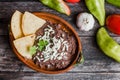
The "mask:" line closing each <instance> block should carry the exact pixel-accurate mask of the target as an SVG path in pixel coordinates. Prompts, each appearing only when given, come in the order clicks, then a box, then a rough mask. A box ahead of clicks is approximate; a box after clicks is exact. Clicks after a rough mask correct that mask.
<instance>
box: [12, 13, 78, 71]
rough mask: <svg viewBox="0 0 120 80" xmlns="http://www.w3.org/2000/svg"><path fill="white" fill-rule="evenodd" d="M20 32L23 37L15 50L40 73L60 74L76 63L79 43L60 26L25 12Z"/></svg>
mask: <svg viewBox="0 0 120 80" xmlns="http://www.w3.org/2000/svg"><path fill="white" fill-rule="evenodd" d="M16 17H17V16H16ZM21 30H22V32H23V34H24V36H23V37H21V38H18V39H15V40H13V45H14V47H15V49H16V50H17V52H18V53H19V54H20V55H21V56H22V57H24V58H25V59H26V60H32V61H33V62H34V64H36V65H37V66H39V67H40V68H41V69H45V70H61V69H64V68H67V67H68V66H69V65H70V64H71V63H72V62H73V61H74V60H75V59H76V51H77V50H78V46H77V43H78V42H77V39H76V37H75V35H73V34H72V33H71V32H70V31H69V29H66V27H63V26H62V25H61V24H60V23H59V22H58V23H56V22H52V21H49V20H47V19H46V20H44V19H42V18H39V17H37V16H35V15H34V14H32V13H30V12H25V13H24V14H23V17H22V28H21ZM11 31H13V30H11ZM12 33H14V31H13V32H12Z"/></svg>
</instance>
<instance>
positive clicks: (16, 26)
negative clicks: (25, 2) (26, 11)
mask: <svg viewBox="0 0 120 80" xmlns="http://www.w3.org/2000/svg"><path fill="white" fill-rule="evenodd" d="M22 15H23V14H22V13H21V12H19V11H17V10H16V11H15V12H14V14H13V16H12V19H11V31H12V34H13V36H14V38H15V39H18V38H20V37H23V33H22V29H21V22H22Z"/></svg>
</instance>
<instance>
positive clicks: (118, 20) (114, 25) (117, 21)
mask: <svg viewBox="0 0 120 80" xmlns="http://www.w3.org/2000/svg"><path fill="white" fill-rule="evenodd" d="M106 25H107V28H108V29H109V30H110V31H111V32H113V33H115V34H119V35H120V15H118V14H114V15H110V16H108V17H107V19H106Z"/></svg>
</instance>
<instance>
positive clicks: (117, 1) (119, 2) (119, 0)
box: [106, 0, 120, 7]
mask: <svg viewBox="0 0 120 80" xmlns="http://www.w3.org/2000/svg"><path fill="white" fill-rule="evenodd" d="M106 1H107V2H108V3H110V4H112V5H114V6H117V7H120V0H106Z"/></svg>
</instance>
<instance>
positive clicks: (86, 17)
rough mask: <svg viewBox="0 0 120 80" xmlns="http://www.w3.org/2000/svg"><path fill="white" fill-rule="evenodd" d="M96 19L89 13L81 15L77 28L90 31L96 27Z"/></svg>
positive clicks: (78, 17) (78, 18)
mask: <svg viewBox="0 0 120 80" xmlns="http://www.w3.org/2000/svg"><path fill="white" fill-rule="evenodd" d="M94 23H95V20H94V17H93V16H92V14H89V13H87V12H84V13H80V14H79V15H78V16H77V27H78V28H79V29H80V30H82V31H89V30H91V29H92V28H93V27H94Z"/></svg>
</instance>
